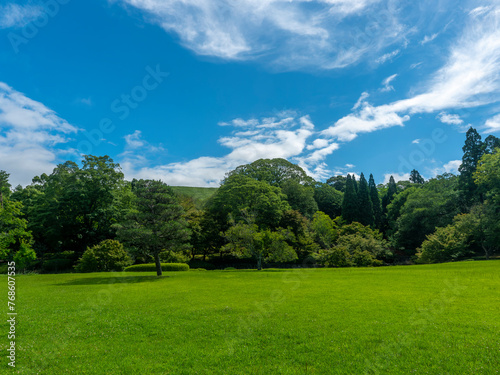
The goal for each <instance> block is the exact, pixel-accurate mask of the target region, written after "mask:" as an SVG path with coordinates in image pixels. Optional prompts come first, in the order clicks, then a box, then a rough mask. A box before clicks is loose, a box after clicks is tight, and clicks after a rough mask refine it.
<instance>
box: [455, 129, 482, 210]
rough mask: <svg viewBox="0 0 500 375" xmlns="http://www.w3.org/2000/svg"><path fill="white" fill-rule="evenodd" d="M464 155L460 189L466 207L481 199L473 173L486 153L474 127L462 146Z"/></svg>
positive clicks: (468, 131) (461, 166) (460, 170)
mask: <svg viewBox="0 0 500 375" xmlns="http://www.w3.org/2000/svg"><path fill="white" fill-rule="evenodd" d="M462 150H463V152H464V155H463V157H462V164H461V165H460V167H459V168H458V171H459V172H460V177H459V179H458V181H459V189H460V192H461V197H462V200H463V203H464V204H465V206H466V207H471V206H472V205H473V204H474V203H475V202H477V201H479V200H480V197H479V192H478V189H477V186H476V184H475V183H474V179H473V177H472V176H473V174H474V172H475V171H476V168H477V162H478V161H479V159H481V156H483V153H484V145H483V142H481V136H480V135H479V133H478V132H477V131H476V129H474V128H472V127H471V128H469V130H467V134H466V139H465V145H464V147H462Z"/></svg>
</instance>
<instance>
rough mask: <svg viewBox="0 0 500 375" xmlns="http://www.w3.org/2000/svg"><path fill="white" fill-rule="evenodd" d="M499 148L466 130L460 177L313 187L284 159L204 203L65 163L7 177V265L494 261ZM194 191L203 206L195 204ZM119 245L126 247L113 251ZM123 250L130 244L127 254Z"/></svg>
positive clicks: (241, 172) (87, 163)
mask: <svg viewBox="0 0 500 375" xmlns="http://www.w3.org/2000/svg"><path fill="white" fill-rule="evenodd" d="M499 146H500V140H499V139H498V138H496V137H494V136H491V135H490V136H488V137H487V138H486V139H485V140H484V141H482V140H481V136H480V135H479V134H478V132H477V131H476V130H475V129H473V128H470V129H469V130H468V132H467V134H466V140H465V145H464V147H463V158H462V164H461V166H460V168H459V171H460V174H459V175H457V176H455V175H452V174H443V175H441V176H436V177H434V178H431V179H430V180H428V181H426V180H424V178H423V177H422V176H421V175H420V173H419V172H418V171H417V170H415V169H413V170H412V171H411V173H410V179H409V181H398V182H396V181H395V179H394V178H393V177H392V176H391V177H390V179H389V182H388V183H387V184H385V185H378V186H377V185H376V184H375V180H374V178H373V175H371V174H370V175H369V179H368V180H367V179H366V178H365V175H364V174H363V173H361V175H360V176H359V177H357V176H355V175H354V174H352V175H347V176H333V177H331V178H329V179H328V180H327V181H326V183H322V182H316V181H314V180H313V179H312V178H311V177H309V176H307V174H306V173H305V171H304V170H303V169H302V168H301V167H300V166H298V165H294V164H292V163H290V162H289V161H287V160H284V159H260V160H257V161H255V162H253V163H251V164H246V165H242V166H239V167H238V168H236V169H235V170H234V171H231V172H229V173H228V174H227V176H226V178H225V179H224V180H223V181H222V183H221V186H220V187H219V188H218V189H216V190H210V191H209V192H208V193H207V194H202V193H200V191H199V190H200V189H199V188H198V189H187V188H177V189H175V191H174V190H173V189H172V188H171V187H169V186H168V185H166V184H165V183H164V182H161V181H153V180H139V181H138V180H133V181H131V182H129V181H126V180H124V176H123V173H122V172H121V169H120V166H119V165H118V164H117V163H115V162H114V161H113V160H112V159H111V158H109V157H108V156H102V157H98V156H92V155H86V156H84V158H83V160H82V162H81V164H80V165H78V164H77V163H74V162H72V161H67V162H65V163H63V164H60V165H58V166H57V167H56V168H55V169H54V170H53V171H52V173H51V174H49V175H47V174H42V175H40V176H37V177H34V178H33V183H32V184H30V185H28V186H26V187H24V188H23V187H21V186H18V187H16V188H15V189H12V187H11V185H10V184H9V174H8V173H7V172H5V171H0V257H1V260H3V261H10V260H15V261H16V263H17V266H18V269H19V268H20V269H24V268H26V269H37V270H41V271H44V272H54V271H55V272H57V271H63V270H68V269H71V267H73V266H74V265H75V262H76V261H77V260H78V259H79V263H78V266H77V270H79V271H106V270H116V269H122V268H123V267H125V266H126V265H127V264H129V263H130V259H133V260H134V262H135V263H137V264H141V263H151V262H154V264H155V269H156V271H157V274H158V275H161V272H162V267H161V262H173V263H183V262H188V261H189V262H190V263H192V264H202V265H203V266H202V268H207V269H214V268H220V269H223V268H226V267H256V268H258V269H261V268H262V267H265V266H270V265H272V266H273V267H274V266H279V265H280V264H286V265H288V266H290V265H297V266H298V265H306V264H310V263H314V264H315V265H324V266H335V267H344V266H374V265H383V264H391V263H407V262H412V261H413V262H415V261H417V262H443V261H451V260H460V259H465V258H469V257H477V256H483V257H486V258H489V257H491V256H493V255H494V254H495V253H496V252H498V250H499V244H500V148H499ZM190 192H196V196H190V195H189V194H190ZM115 240H119V241H120V242H117V241H115ZM122 244H123V245H122Z"/></svg>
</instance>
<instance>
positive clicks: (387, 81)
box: [380, 74, 398, 92]
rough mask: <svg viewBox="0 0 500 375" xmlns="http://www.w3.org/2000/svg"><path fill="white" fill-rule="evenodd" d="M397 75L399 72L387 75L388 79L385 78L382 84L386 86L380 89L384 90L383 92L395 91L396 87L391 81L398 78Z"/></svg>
mask: <svg viewBox="0 0 500 375" xmlns="http://www.w3.org/2000/svg"><path fill="white" fill-rule="evenodd" d="M397 76H398V75H397V74H393V75H391V76H389V77H387V78H386V79H384V80H383V81H382V85H383V86H384V87H382V88H381V89H380V91H382V92H387V91H394V87H393V86H391V82H392V81H394V80H395V79H396V77H397Z"/></svg>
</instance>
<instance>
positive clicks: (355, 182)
mask: <svg viewBox="0 0 500 375" xmlns="http://www.w3.org/2000/svg"><path fill="white" fill-rule="evenodd" d="M351 179H352V183H353V184H354V190H356V194H358V188H359V186H358V182H357V181H356V176H355V175H354V174H353V175H352V177H351Z"/></svg>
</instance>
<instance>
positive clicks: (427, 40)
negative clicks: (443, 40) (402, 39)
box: [420, 33, 439, 45]
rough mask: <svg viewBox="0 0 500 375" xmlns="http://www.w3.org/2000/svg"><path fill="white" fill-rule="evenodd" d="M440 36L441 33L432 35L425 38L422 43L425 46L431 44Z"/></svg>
mask: <svg viewBox="0 0 500 375" xmlns="http://www.w3.org/2000/svg"><path fill="white" fill-rule="evenodd" d="M438 36H439V33H435V34H432V35H430V36H429V35H426V36H425V37H424V39H422V41H421V42H420V44H421V45H424V44H427V43H429V42H432V41H433V40H434V39H436V38H437V37H438Z"/></svg>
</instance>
